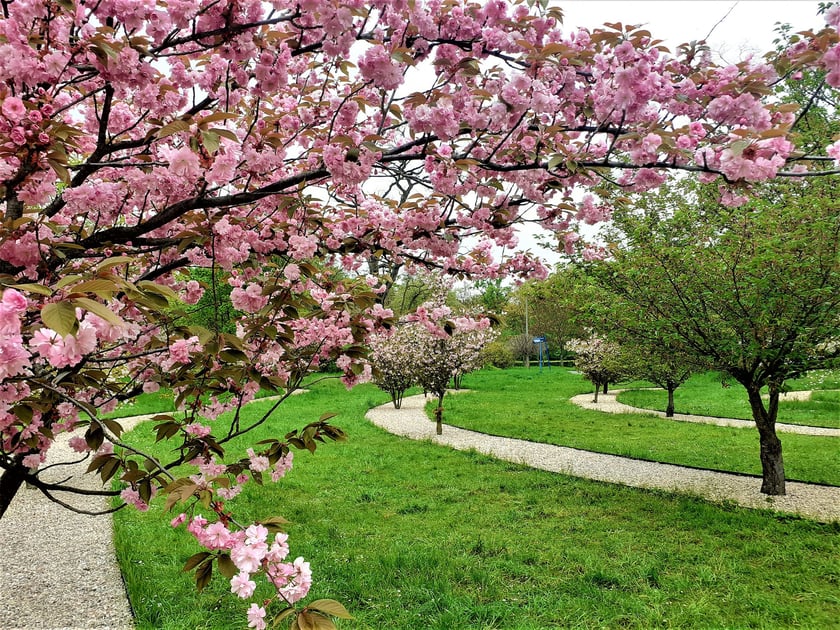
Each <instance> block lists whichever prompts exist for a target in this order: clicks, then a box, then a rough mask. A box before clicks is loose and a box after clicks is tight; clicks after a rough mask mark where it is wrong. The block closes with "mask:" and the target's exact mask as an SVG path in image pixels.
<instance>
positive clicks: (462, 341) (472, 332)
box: [449, 320, 499, 389]
mask: <svg viewBox="0 0 840 630" xmlns="http://www.w3.org/2000/svg"><path fill="white" fill-rule="evenodd" d="M481 321H483V320H481ZM487 321H488V325H481V326H477V327H464V328H456V329H455V330H454V331H453V332H452V336H451V341H450V343H449V346H450V353H451V355H452V363H453V365H454V366H455V373H454V374H453V375H452V386H453V387H454V388H455V389H461V379H463V377H464V374H469V373H470V372H474V371H476V370H480V369H481V368H483V367H484V354H483V350H484V348H485V347H486V346H487V345H488V344H491V343H493V342H494V341H495V340H496V339H497V338H498V336H499V331H498V330H497V329H494V328H492V327H491V326H490V325H489V320H487Z"/></svg>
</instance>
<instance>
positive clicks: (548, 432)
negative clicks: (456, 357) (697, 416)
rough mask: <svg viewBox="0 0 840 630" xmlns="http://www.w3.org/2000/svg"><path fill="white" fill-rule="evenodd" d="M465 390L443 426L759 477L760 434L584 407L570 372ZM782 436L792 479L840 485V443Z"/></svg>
mask: <svg viewBox="0 0 840 630" xmlns="http://www.w3.org/2000/svg"><path fill="white" fill-rule="evenodd" d="M464 387H465V388H466V389H474V390H476V393H475V394H471V393H463V394H455V395H447V397H446V399H445V401H444V422H446V423H449V424H453V425H455V426H459V427H463V428H466V429H472V430H475V431H481V432H483V433H490V434H493V435H504V436H510V437H517V438H522V439H526V440H533V441H536V442H545V443H548V444H557V445H561V446H570V447H573V448H579V449H584V450H589V451H596V452H599V453H610V454H613V455H621V456H625V457H634V458H637V459H645V460H650V461H658V462H666V463H671V464H679V465H683V466H693V467H696V468H708V469H713V470H722V471H729V472H738V473H744V474H751V475H760V474H761V463H760V460H759V444H758V431H757V430H755V429H752V428H749V429H736V428H726V427H718V426H713V425H706V424H696V423H691V422H677V421H674V420H667V419H665V418H659V417H657V416H654V415H652V414H651V415H645V414H638V413H628V414H608V413H602V412H599V411H590V410H586V409H582V408H580V407H578V406H577V405H575V404H573V403H571V402H569V398H571V397H572V396H574V395H576V394H581V393H587V392H589V391H590V390H591V385H590V384H589V382H588V381H585V380H584V379H583V378H582V377H581V376H580V375H579V374H574V373H572V372H571V371H570V370H565V369H559V368H552V369H551V370H543V371H542V372H540V371H538V370H536V369H533V368H532V369H529V370H526V369H524V368H515V369H511V370H483V371H481V372H476V373H473V374H468V375H466V376H465V377H464ZM733 389H734V388H733ZM678 391H679V390H678ZM431 406H432V405H431V404H430V405H429V406H428V407H427V410H428V411H430V409H431ZM779 437H780V438H781V440H782V448H783V456H784V462H785V471H786V474H787V477H788V478H789V479H792V480H798V481H807V482H813V483H823V484H830V485H840V439H838V438H836V437H818V436H810V435H796V434H792V433H780V434H779Z"/></svg>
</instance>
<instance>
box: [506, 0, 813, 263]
mask: <svg viewBox="0 0 840 630" xmlns="http://www.w3.org/2000/svg"><path fill="white" fill-rule="evenodd" d="M551 5H552V6H559V7H560V8H561V9H562V10H563V14H564V18H563V27H564V30H574V29H576V28H578V27H586V28H589V29H590V30H591V29H593V28H596V27H599V26H601V25H602V24H604V23H605V22H612V23H614V22H621V23H622V24H625V25H626V24H637V25H644V26H645V28H646V29H647V30H649V31H650V32H651V35H652V36H653V37H654V38H656V39H662V40H664V43H665V45H666V46H668V47H669V48H670V49H671V50H672V51H674V50H676V48H677V46H678V45H679V44H681V43H684V42H688V41H692V40H699V39H707V41H708V44H709V46H710V47H711V49H712V51H714V52H716V53H717V54H718V56H719V58H720V59H722V60H723V61H725V62H727V63H737V62H738V61H741V60H743V59H744V58H745V57H746V56H748V55H749V54H751V53H752V54H757V55H758V56H760V55H761V54H762V53H765V52H768V51H770V50H772V49H773V39H774V38H775V37H776V33H775V30H774V29H775V25H776V23H777V22H782V23H788V24H790V25H791V26H793V29H794V32H795V31H801V30H807V29H814V30H818V29H820V28H822V27H823V26H824V25H825V21H824V20H823V18H822V16H818V15H817V9H818V6H817V2H811V1H796V0H787V1H783V0H740V1H736V0H658V1H657V0H551ZM718 22H720V23H719V24H718ZM712 29H714V30H712ZM710 31H712V34H711V36H709V37H708V38H707V37H706V36H707V35H708V34H709V32H710ZM529 232H531V230H527V229H526V230H523V231H521V232H520V234H519V246H518V249H520V250H524V249H530V250H531V252H532V253H535V254H539V255H540V256H541V257H542V258H543V259H544V260H546V262H548V263H549V264H553V263H556V262H557V261H559V260H560V257H559V255H558V254H557V253H555V252H554V251H552V250H548V249H545V248H543V247H540V246H539V245H538V244H537V242H536V241H535V239H534V237H533V235H532V234H529Z"/></svg>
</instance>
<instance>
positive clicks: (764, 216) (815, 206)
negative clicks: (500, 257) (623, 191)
mask: <svg viewBox="0 0 840 630" xmlns="http://www.w3.org/2000/svg"><path fill="white" fill-rule="evenodd" d="M839 187H840V184H838V183H836V182H834V181H832V180H820V181H816V180H810V181H801V180H799V181H796V180H794V181H790V182H774V183H770V184H764V185H763V186H762V188H761V192H762V194H761V195H760V196H757V197H756V198H754V199H753V200H752V201H750V202H749V203H747V204H745V205H742V206H740V207H736V208H731V207H726V206H723V205H720V204H719V203H717V202H716V201H715V200H714V198H713V196H712V194H711V193H710V191H709V189H708V187H703V186H701V185H696V184H693V183H691V182H687V181H686V182H681V183H680V184H678V185H675V186H672V187H670V188H665V189H662V190H661V191H659V192H658V193H657V194H655V195H649V196H646V197H639V198H638V199H635V200H634V203H633V204H632V205H629V206H627V207H623V208H618V209H617V211H616V213H615V215H614V217H613V218H614V229H613V231H612V233H611V234H610V238H611V240H612V242H613V243H620V246H615V247H612V249H611V257H610V258H609V259H608V260H605V261H602V262H595V263H591V264H590V265H589V266H588V267H589V271H590V273H591V274H592V276H593V277H594V278H595V279H596V281H597V282H598V283H599V284H600V286H601V287H602V288H603V289H604V290H607V291H609V298H608V299H611V300H614V302H615V303H614V305H613V311H614V312H623V313H624V314H625V315H624V316H623V318H622V326H623V327H624V328H625V330H626V331H627V332H630V333H632V334H634V335H635V336H636V337H637V338H638V339H639V340H648V342H650V343H652V344H655V343H659V344H665V346H666V347H672V348H676V349H678V350H679V351H680V352H685V353H687V354H690V355H693V356H694V357H695V358H696V360H698V361H708V362H709V363H710V364H711V365H712V366H713V367H715V368H716V369H720V370H723V371H725V372H727V373H728V374H730V375H731V376H732V378H733V379H734V380H735V381H737V382H738V383H740V384H741V385H742V386H743V387H744V388H745V390H746V393H747V396H748V398H749V401H750V406H751V408H752V413H753V419H754V420H755V423H756V427H757V428H758V432H759V441H760V456H761V463H762V474H763V481H762V485H761V491H762V492H764V493H765V494H775V495H780V494H784V493H785V473H784V463H783V459H782V444H781V441H780V440H779V438H778V437H777V435H776V428H775V425H776V419H777V414H778V404H779V394H780V393H781V392H782V391H783V389H784V383H785V381H786V380H787V379H791V378H794V377H796V376H799V375H801V374H803V373H804V372H806V371H808V370H811V369H816V368H819V367H822V366H823V365H825V364H826V361H827V360H829V359H830V357H831V356H834V355H836V354H837V353H838V346H837V343H836V341H837V322H838V313H839V312H840V311H838V309H840V213H838V212H837V209H836V204H835V202H834V201H833V200H834V199H835V198H836V197H837V193H838V192H840V188H839ZM765 387H766V388H767V390H768V399H767V401H765V399H764V398H763V397H762V390H763V388H765Z"/></svg>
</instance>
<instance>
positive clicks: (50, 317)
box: [41, 302, 79, 337]
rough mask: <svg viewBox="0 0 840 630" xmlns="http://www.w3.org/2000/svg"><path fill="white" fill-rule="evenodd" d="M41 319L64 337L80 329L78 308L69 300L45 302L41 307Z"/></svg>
mask: <svg viewBox="0 0 840 630" xmlns="http://www.w3.org/2000/svg"><path fill="white" fill-rule="evenodd" d="M41 320H42V321H43V322H44V324H45V325H46V326H47V328H52V329H53V330H54V331H56V332H57V333H58V334H59V335H61V336H62V337H63V336H65V335H72V334H74V333H75V332H76V331H77V330H78V329H79V320H77V319H76V309H75V308H74V307H73V305H72V304H70V303H69V302H53V303H52V304H45V305H44V308H42V309H41Z"/></svg>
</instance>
